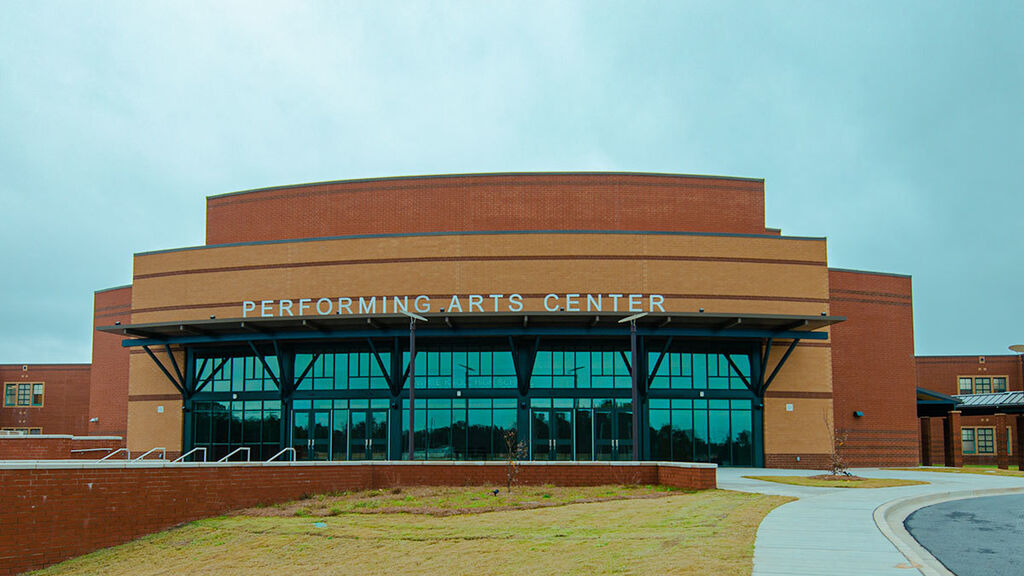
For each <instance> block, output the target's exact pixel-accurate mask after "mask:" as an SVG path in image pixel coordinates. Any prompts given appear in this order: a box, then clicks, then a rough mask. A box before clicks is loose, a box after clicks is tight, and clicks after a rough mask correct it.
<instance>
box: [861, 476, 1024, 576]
mask: <svg viewBox="0 0 1024 576" xmlns="http://www.w3.org/2000/svg"><path fill="white" fill-rule="evenodd" d="M1010 494H1024V488H992V489H987V490H960V491H955V492H937V493H934V494H927V495H924V496H911V497H908V498H900V499H897V500H891V501H889V502H886V503H885V504H882V505H881V506H879V507H878V508H875V512H874V518H875V526H877V527H878V530H879V531H880V532H881V533H882V534H883V535H885V537H886V538H888V539H889V541H890V542H892V543H893V545H894V546H896V549H897V550H899V551H900V553H901V554H903V555H904V556H905V557H906V558H907V560H908V561H909V562H910V564H911V565H912V566H913V567H915V568H917V569H918V570H919V571H920V572H921V573H922V574H924V575H925V576H956V575H955V574H953V573H952V572H950V571H949V569H948V568H946V566H945V565H943V564H942V562H939V560H938V559H937V558H935V556H932V554H931V552H929V551H928V550H927V549H926V548H925V547H924V546H921V544H920V543H919V542H918V541H917V540H915V539H914V537H913V536H911V535H910V532H908V531H907V529H906V527H905V526H904V524H903V522H904V521H906V519H907V516H910V515H911V514H913V513H914V512H916V511H917V510H920V509H921V508H925V507H928V506H932V505H934V504H941V503H943V502H951V501H953V500H966V499H969V498H982V497H985V496H1006V495H1010Z"/></svg>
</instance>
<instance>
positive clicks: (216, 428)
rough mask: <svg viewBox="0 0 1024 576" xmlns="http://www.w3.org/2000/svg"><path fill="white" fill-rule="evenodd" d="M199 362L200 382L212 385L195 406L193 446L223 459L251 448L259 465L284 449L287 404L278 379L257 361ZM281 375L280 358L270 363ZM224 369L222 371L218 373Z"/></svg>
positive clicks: (211, 455)
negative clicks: (283, 422) (283, 404)
mask: <svg viewBox="0 0 1024 576" xmlns="http://www.w3.org/2000/svg"><path fill="white" fill-rule="evenodd" d="M221 360H222V359H221V358H208V359H197V361H196V367H195V370H196V381H197V382H198V383H200V384H202V383H203V382H206V385H205V386H204V387H203V388H202V390H201V391H200V392H199V393H198V394H197V395H196V397H195V401H194V402H193V404H192V442H193V446H203V447H205V448H206V449H207V450H208V454H207V459H208V460H217V459H219V458H221V457H223V456H226V455H227V454H229V453H230V452H231V451H233V450H235V449H236V448H241V447H243V446H244V447H248V448H249V449H250V451H251V452H250V457H251V458H252V459H253V460H265V459H267V458H269V457H271V456H273V455H274V454H276V453H277V452H278V451H279V450H280V449H281V401H280V396H279V393H278V390H277V386H276V385H275V384H274V381H273V379H272V378H271V377H270V375H269V374H267V373H266V371H265V370H264V368H263V363H262V362H260V360H259V358H257V357H255V356H244V357H238V358H229V359H227V360H226V361H225V362H224V363H223V364H221ZM266 360H267V364H268V365H269V366H270V368H271V370H275V371H276V370H277V369H278V366H277V359H276V358H273V357H269V358H267V359H266ZM218 368H219V369H218Z"/></svg>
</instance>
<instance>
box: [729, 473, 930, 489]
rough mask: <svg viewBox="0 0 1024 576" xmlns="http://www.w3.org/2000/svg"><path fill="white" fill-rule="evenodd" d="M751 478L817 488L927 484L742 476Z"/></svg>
mask: <svg viewBox="0 0 1024 576" xmlns="http://www.w3.org/2000/svg"><path fill="white" fill-rule="evenodd" d="M744 478H751V479H753V480H764V481H765V482H778V483H779V484H793V485H795V486H815V487H818V488H892V487H894V486H915V485H918V484H928V482H923V481H921V480H899V479H896V478H859V477H858V478H840V479H835V480H833V479H831V478H829V479H825V478H816V477H814V476H744Z"/></svg>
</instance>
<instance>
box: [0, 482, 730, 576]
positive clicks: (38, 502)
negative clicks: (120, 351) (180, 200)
mask: <svg viewBox="0 0 1024 576" xmlns="http://www.w3.org/2000/svg"><path fill="white" fill-rule="evenodd" d="M715 471H716V467H715V466H714V465H707V464H687V463H655V462H643V463H614V464H613V463H532V462H531V463H526V462H524V463H522V464H521V468H520V473H519V477H518V480H519V483H520V484H555V485H560V486H587V485H590V486H593V485H602V484H624V483H625V484H629V483H640V484H664V485H667V486H675V487H679V488H690V489H699V490H703V489H711V488H715V487H716V480H715V478H716V475H715ZM504 484H505V465H504V463H502V462H487V463H479V462H472V463H455V462H453V463H434V462H430V463H420V462H376V463H354V462H330V463H291V462H282V463H253V464H240V463H234V464H167V463H157V462H153V463H138V464H127V463H110V464H106V463H105V464H100V465H97V464H91V463H90V464H85V463H83V464H75V463H67V462H64V463H60V462H38V463H30V462H25V463H13V462H8V463H4V464H0V486H2V487H3V489H2V490H0V575H7V574H17V573H20V572H24V571H28V570H33V569H38V568H43V567H45V566H49V565H51V564H54V563H57V562H60V561H62V560H66V559H68V558H72V557H74V556H80V555H82V554H86V553H89V552H92V551H94V550H98V549H100V548H105V547H108V546H114V545H117V544H121V543H124V542H128V541H130V540H133V539H135V538H138V537H140V536H143V535H145V534H150V533H153V532H159V531H161V530H165V529H167V528H170V527H172V526H176V525H178V524H181V523H184V522H189V521H192V520H198V519H201V518H207V517H210V516H216V515H218V514H222V513H224V512H227V511H229V510H234V509H238V508H245V507H249V506H255V505H257V504H274V503H278V502H285V501H288V500H294V499H297V498H301V497H302V496H304V495H307V494H316V493H324V492H334V491H340V490H366V489H372V488H378V487H385V486H396V485H401V486H416V485H456V486H468V485H490V486H502V485H504Z"/></svg>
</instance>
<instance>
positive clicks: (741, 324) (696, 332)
mask: <svg viewBox="0 0 1024 576" xmlns="http://www.w3.org/2000/svg"><path fill="white" fill-rule="evenodd" d="M631 314H632V313H630V312H615V313H607V314H587V313H566V312H529V313H521V312H496V313H488V314H479V313H458V314H436V313H435V314H423V315H422V316H424V317H426V319H427V322H425V323H424V322H422V321H420V322H418V323H417V327H416V334H417V336H422V337H427V338H430V337H460V336H464V337H506V336H563V337H570V336H571V337H608V336H622V335H625V334H628V333H629V325H628V324H624V323H621V322H620V320H622V319H623V318H626V317H628V316H630V315H631ZM844 320H846V318H845V317H843V316H799V315H787V314H723V313H682V314H672V313H651V314H648V315H646V316H643V317H642V318H639V319H637V320H636V325H637V334H639V335H641V336H666V337H668V336H675V337H684V338H685V337H690V338H712V339H765V338H773V339H783V340H802V339H809V340H825V339H827V338H828V332H826V331H822V330H821V329H822V328H826V327H828V326H831V325H833V324H837V323H839V322H842V321H844ZM409 322H410V319H409V317H408V316H405V315H403V314H378V315H370V316H367V315H349V314H345V315H334V316H289V317H284V318H280V317H271V318H231V319H223V320H221V319H216V318H214V319H210V320H190V321H180V322H157V323H149V324H129V325H115V326H103V327H100V328H97V330H99V331H101V332H106V333H108V334H116V335H119V336H125V337H127V338H128V339H126V340H124V341H123V342H122V346H126V347H131V346H151V345H161V344H217V343H223V344H229V343H232V342H252V341H260V340H300V341H301V340H323V339H356V338H384V337H392V336H403V335H408V334H409Z"/></svg>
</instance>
